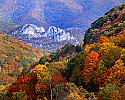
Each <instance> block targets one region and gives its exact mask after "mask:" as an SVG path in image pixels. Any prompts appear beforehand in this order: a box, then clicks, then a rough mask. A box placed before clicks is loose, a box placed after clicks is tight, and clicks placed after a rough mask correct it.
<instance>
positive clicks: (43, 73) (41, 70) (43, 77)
mask: <svg viewBox="0 0 125 100" xmlns="http://www.w3.org/2000/svg"><path fill="white" fill-rule="evenodd" d="M32 72H34V73H36V74H37V78H38V80H39V81H48V80H49V78H50V74H49V69H48V68H47V67H46V66H45V65H40V64H38V65H36V67H35V68H33V69H31V70H30V73H32Z"/></svg>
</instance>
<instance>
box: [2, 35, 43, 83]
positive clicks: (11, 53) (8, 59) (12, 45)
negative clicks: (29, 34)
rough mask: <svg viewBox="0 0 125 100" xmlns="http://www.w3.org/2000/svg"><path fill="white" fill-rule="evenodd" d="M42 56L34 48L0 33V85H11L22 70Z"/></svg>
mask: <svg viewBox="0 0 125 100" xmlns="http://www.w3.org/2000/svg"><path fill="white" fill-rule="evenodd" d="M42 56H43V54H42V53H41V52H40V51H39V50H37V49H36V48H33V47H31V46H30V45H28V44H26V43H24V42H21V41H19V40H17V39H14V38H12V37H10V36H9V35H7V34H3V33H0V85H7V84H12V83H13V82H14V81H15V80H16V78H17V76H18V75H20V74H21V71H22V70H25V69H27V68H28V66H29V65H30V64H32V63H35V62H36V61H38V60H39V58H41V57H42Z"/></svg>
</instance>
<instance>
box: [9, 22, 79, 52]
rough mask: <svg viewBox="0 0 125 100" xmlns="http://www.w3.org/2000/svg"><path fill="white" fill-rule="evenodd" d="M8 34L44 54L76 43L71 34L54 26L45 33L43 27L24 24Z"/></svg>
mask: <svg viewBox="0 0 125 100" xmlns="http://www.w3.org/2000/svg"><path fill="white" fill-rule="evenodd" d="M8 34H9V35H11V36H12V37H14V38H17V39H19V40H21V41H24V42H26V43H28V44H30V45H31V46H33V47H37V48H39V49H41V50H42V51H45V52H47V51H50V52H52V51H56V50H57V49H60V48H62V47H63V46H64V45H65V43H67V42H70V43H73V44H77V43H78V40H77V38H74V37H73V34H70V33H69V32H66V31H65V30H63V29H60V28H57V27H55V26H51V27H49V29H48V31H46V30H45V29H44V28H43V27H38V26H36V25H34V24H25V25H24V26H20V27H18V28H16V29H14V30H13V31H11V32H9V33H8Z"/></svg>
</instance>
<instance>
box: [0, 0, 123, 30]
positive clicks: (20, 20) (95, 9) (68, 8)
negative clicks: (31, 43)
mask: <svg viewBox="0 0 125 100" xmlns="http://www.w3.org/2000/svg"><path fill="white" fill-rule="evenodd" d="M121 3H123V0H110V1H109V0H35V1H34V0H25V1H24V0H2V1H0V20H1V21H4V22H13V23H16V24H23V25H24V24H29V23H31V24H35V25H38V26H44V27H48V26H49V25H50V26H56V27H60V28H67V27H74V26H75V27H76V26H77V27H83V28H84V29H86V28H87V27H88V26H89V25H90V23H91V22H92V21H93V20H95V19H97V18H98V17H99V16H102V15H103V14H104V13H105V12H106V11H108V10H109V9H110V8H112V7H114V6H116V5H118V4H121Z"/></svg>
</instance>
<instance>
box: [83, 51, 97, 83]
mask: <svg viewBox="0 0 125 100" xmlns="http://www.w3.org/2000/svg"><path fill="white" fill-rule="evenodd" d="M98 61H99V54H98V53H97V52H95V51H91V52H90V53H89V55H88V56H86V58H85V63H84V66H83V81H84V82H85V83H89V82H90V78H92V77H93V75H94V67H95V65H96V64H97V62H98Z"/></svg>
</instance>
